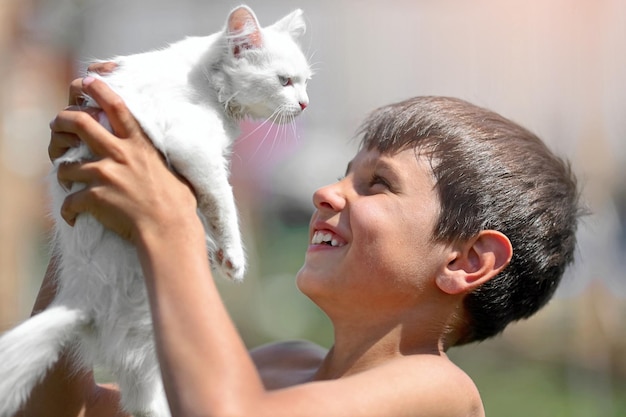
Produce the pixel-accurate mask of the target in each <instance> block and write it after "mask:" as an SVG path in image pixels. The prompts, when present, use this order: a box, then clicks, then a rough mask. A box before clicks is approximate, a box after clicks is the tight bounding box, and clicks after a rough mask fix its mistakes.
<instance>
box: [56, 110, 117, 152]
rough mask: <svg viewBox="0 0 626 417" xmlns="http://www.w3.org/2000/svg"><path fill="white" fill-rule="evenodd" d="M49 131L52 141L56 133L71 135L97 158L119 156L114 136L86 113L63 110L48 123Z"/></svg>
mask: <svg viewBox="0 0 626 417" xmlns="http://www.w3.org/2000/svg"><path fill="white" fill-rule="evenodd" d="M50 129H51V130H52V140H54V139H56V135H57V134H58V133H62V134H72V135H75V136H77V137H78V138H80V139H81V140H82V141H83V142H85V143H86V144H87V146H89V148H90V149H91V151H92V152H93V153H94V154H95V155H97V156H101V157H104V156H110V157H113V158H117V157H118V156H119V155H118V152H117V150H118V146H117V145H118V144H117V140H115V139H116V138H115V136H113V135H111V133H110V132H109V131H108V130H106V128H104V127H103V126H102V125H101V124H100V123H98V121H97V120H95V119H94V117H93V116H92V115H91V114H89V113H88V112H84V111H71V110H64V111H62V112H60V113H59V114H58V115H57V117H56V118H55V119H54V120H53V121H52V123H50ZM54 146H56V145H54ZM53 151H54V152H56V151H55V150H53Z"/></svg>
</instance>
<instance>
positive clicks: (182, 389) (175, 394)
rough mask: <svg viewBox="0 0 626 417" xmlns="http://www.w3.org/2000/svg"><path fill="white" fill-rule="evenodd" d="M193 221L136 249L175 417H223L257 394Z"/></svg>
mask: <svg viewBox="0 0 626 417" xmlns="http://www.w3.org/2000/svg"><path fill="white" fill-rule="evenodd" d="M196 220H197V219H194V220H193V221H191V222H188V221H184V222H185V223H186V224H181V222H176V227H174V228H172V233H171V234H170V233H169V232H168V231H165V232H164V231H161V233H160V234H158V235H157V234H152V237H150V236H149V235H148V236H146V235H144V239H142V240H141V242H140V243H139V244H138V251H139V254H140V259H141V262H142V266H143V269H144V273H145V275H146V285H147V287H148V292H149V296H150V303H151V309H152V316H153V321H154V328H155V339H156V341H157V351H158V354H159V361H160V364H161V372H162V375H163V379H164V384H165V387H166V391H167V393H168V399H169V401H170V406H171V408H172V415H173V416H176V415H192V414H187V413H188V412H197V411H199V410H204V411H205V412H208V411H216V410H221V407H224V406H225V404H237V403H242V402H243V401H244V399H245V398H246V397H247V396H248V397H250V396H253V395H254V394H258V393H259V392H260V391H261V390H262V389H263V387H262V384H261V381H260V379H259V377H258V373H257V372H256V368H255V367H254V365H253V363H252V361H251V359H250V357H249V355H248V351H247V349H246V347H245V345H244V344H243V342H242V341H241V338H240V337H239V334H238V333H237V331H236V328H235V326H234V325H233V323H232V322H231V320H230V317H229V315H228V313H227V311H226V309H225V307H224V306H223V303H222V300H221V299H220V296H219V293H218V291H217V289H216V287H215V283H214V281H213V277H212V274H211V269H210V265H209V261H208V256H207V253H206V246H205V240H204V233H203V230H202V226H201V224H200V222H199V220H198V221H196ZM215 381H219V382H218V383H215ZM248 394H250V395H248Z"/></svg>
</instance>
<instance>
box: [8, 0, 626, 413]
mask: <svg viewBox="0 0 626 417" xmlns="http://www.w3.org/2000/svg"><path fill="white" fill-rule="evenodd" d="M247 3H248V4H249V5H250V6H251V7H252V8H253V9H254V10H255V12H256V14H257V16H258V18H259V20H260V21H261V24H263V25H266V24H270V23H272V22H273V21H275V20H277V19H278V18H279V17H281V16H283V15H284V14H286V13H287V12H289V11H291V10H292V9H293V8H295V7H301V8H302V9H304V12H305V18H306V20H307V24H308V31H307V34H306V36H305V41H304V43H303V49H304V50H305V52H306V54H307V56H309V57H311V62H312V63H313V66H314V68H315V70H316V74H315V76H314V78H313V80H312V81H311V82H310V83H309V95H310V98H311V105H310V107H309V108H307V111H306V112H305V113H304V115H303V116H302V117H301V118H299V119H298V122H297V127H296V132H295V133H294V132H293V131H291V128H289V129H284V128H283V129H281V128H268V129H266V130H264V129H260V130H258V131H256V132H254V133H253V131H254V129H255V128H256V125H255V124H253V123H249V122H246V123H244V125H243V126H242V127H243V133H242V138H241V139H240V140H239V141H238V143H237V144H236V146H235V149H234V156H233V166H232V183H233V186H234V189H235V193H236V196H237V201H238V204H239V208H240V211H241V218H242V226H243V229H244V232H245V241H246V246H247V249H248V253H249V258H250V268H249V271H250V273H249V276H248V278H247V280H246V281H245V282H244V283H243V284H239V285H235V284H232V283H229V282H226V281H224V280H220V281H219V283H220V288H221V291H222V292H223V294H224V297H225V299H226V301H227V305H228V307H229V309H230V311H231V313H232V315H233V317H234V319H235V321H236V323H237V325H238V327H239V329H240V330H241V332H242V335H243V337H244V339H245V341H246V343H247V344H248V345H249V346H250V347H253V346H257V345H259V344H262V343H267V342H270V341H275V340H282V339H293V338H306V339H311V340H313V341H315V342H317V343H319V344H321V345H323V346H326V347H328V346H329V345H330V344H331V343H332V331H331V329H330V327H329V323H328V322H327V320H326V318H325V317H324V316H323V314H321V312H320V311H318V309H317V308H316V307H315V306H314V305H313V304H312V303H311V302H309V301H308V300H307V299H306V298H305V297H304V296H303V295H301V294H300V293H299V292H298V290H297V289H296V287H295V283H294V277H295V274H296V272H297V271H298V269H299V267H300V265H301V263H302V260H303V255H304V251H305V248H306V246H307V239H308V231H307V230H308V229H307V226H308V225H307V222H308V218H309V216H310V213H311V210H312V203H311V196H312V193H313V191H314V190H315V189H316V188H317V187H319V186H322V185H324V184H326V183H328V182H331V181H334V180H335V179H336V178H337V177H338V176H340V175H341V174H342V173H343V172H344V170H345V165H346V163H347V162H348V160H349V159H350V157H351V155H352V153H353V151H354V146H355V142H354V141H353V140H352V138H353V136H354V133H355V131H356V129H357V127H358V124H359V122H360V121H361V120H362V119H363V118H364V117H365V115H366V114H367V113H368V112H369V111H371V110H372V109H374V108H375V107H378V106H380V105H384V104H387V103H390V102H392V101H398V100H401V99H404V98H407V97H409V96H414V95H427V94H435V95H451V96H457V97H461V98H464V99H466V100H469V101H471V102H474V103H476V104H479V105H482V106H486V107H489V108H491V109H493V110H496V111H497V112H499V113H501V114H503V115H504V116H507V117H509V118H511V119H513V120H515V121H517V122H520V123H521V124H522V125H524V126H526V127H528V128H530V129H531V130H533V131H534V132H536V133H537V134H539V136H541V137H542V138H544V140H545V141H546V142H547V143H548V144H549V145H550V146H551V147H552V148H553V149H555V150H556V151H557V152H558V153H560V154H563V155H565V156H567V157H569V158H570V159H571V160H572V162H573V164H574V168H575V170H576V172H577V174H578V175H579V177H580V179H581V183H582V185H583V187H584V199H585V201H586V202H587V203H588V205H589V207H590V208H591V210H592V211H593V215H591V216H589V217H588V218H586V219H585V222H584V224H583V225H582V227H581V230H580V233H579V250H578V253H577V255H578V259H577V263H576V266H575V267H574V268H572V269H571V270H570V271H568V273H567V275H566V277H565V278H564V282H563V285H562V286H561V288H560V289H559V291H558V292H557V295H556V297H555V299H554V300H553V301H552V302H551V303H550V304H549V305H548V306H547V307H546V308H545V309H544V310H542V311H541V312H539V313H538V314H537V315H536V316H535V317H533V318H532V319H530V320H528V321H524V322H520V323H516V324H514V325H512V326H511V327H510V328H508V329H507V330H506V331H505V332H504V334H503V335H501V336H500V337H498V338H495V339H493V340H490V341H487V342H483V343H481V344H477V345H471V346H466V347H461V348H457V349H452V350H451V351H450V356H451V357H452V358H453V360H455V361H456V362H457V363H458V364H459V365H460V366H461V367H462V368H464V369H465V370H466V371H467V372H468V373H469V374H470V376H471V377H472V378H473V379H474V380H475V382H476V384H477V385H478V387H479V389H480V391H481V393H482V397H483V400H484V403H485V407H486V411H487V415H488V416H493V417H495V416H503V417H517V416H525V417H526V416H532V417H543V416H546V417H560V416H563V417H565V416H567V417H570V416H571V417H579V416H580V417H622V416H624V417H626V324H625V321H624V318H625V317H626V303H625V300H626V277H625V273H624V270H623V268H622V264H623V259H624V255H626V227H625V224H626V182H625V181H624V179H625V178H626V175H625V172H624V171H625V170H624V168H623V167H624V166H625V162H626V140H625V139H626V119H625V118H624V109H626V82H625V81H626V80H625V79H624V74H626V2H624V1H622V0H472V1H467V0H439V1H430V0H405V1H400V0H391V1H375V0H361V1H359V0H346V1H342V2H337V1H328V0H308V1H278V0H263V1H260V0H258V1H252V0H251V1H249V2H247ZM237 4H239V2H233V1H218V0H215V1H209V0H175V1H172V0H153V1H148V0H108V1H104V0H3V1H2V2H0V331H1V330H4V329H7V328H9V327H11V326H13V325H14V324H16V323H18V322H19V321H21V320H23V319H24V318H26V317H27V316H28V314H29V311H30V308H31V306H32V302H33V299H34V297H35V294H36V292H37V290H38V286H39V284H40V281H41V277H42V276H43V271H44V269H45V265H46V263H47V260H48V250H47V244H48V233H49V231H50V223H49V219H48V217H47V214H46V210H47V202H46V194H45V185H44V181H43V179H44V178H45V175H46V172H47V170H48V168H49V162H48V159H47V154H46V147H47V142H48V139H49V132H48V122H49V120H50V119H52V118H53V117H54V115H55V114H56V112H57V111H58V110H60V109H61V108H62V107H63V106H65V102H66V100H67V99H66V95H67V85H68V84H69V82H70V80H71V79H73V78H75V77H77V76H79V74H80V73H81V71H83V70H84V68H85V66H86V64H88V63H89V62H90V61H91V60H93V59H94V58H106V57H110V56H113V55H116V54H127V53H133V52H139V51H143V50H147V49H152V48H155V47H159V46H161V45H163V44H164V43H166V42H172V41H176V40H178V39H180V38H182V37H183V36H187V35H206V34H209V33H212V32H215V31H217V30H219V29H220V28H221V27H222V25H223V23H224V20H225V18H226V15H227V13H228V11H229V10H230V9H231V8H232V7H234V6H236V5H237Z"/></svg>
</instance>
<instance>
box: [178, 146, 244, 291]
mask: <svg viewBox="0 0 626 417" xmlns="http://www.w3.org/2000/svg"><path fill="white" fill-rule="evenodd" d="M211 165H212V166H211V171H210V172H211V174H210V175H205V176H199V177H197V178H195V177H193V175H192V178H193V179H189V177H188V176H187V175H185V174H184V173H183V175H185V177H186V178H187V179H188V180H189V181H190V182H191V183H192V184H193V186H194V190H195V191H196V197H197V198H198V210H199V211H200V213H201V214H202V215H203V216H204V220H205V222H206V228H207V229H208V231H209V235H210V236H211V237H212V238H213V240H214V241H213V242H212V243H213V244H214V245H215V247H214V248H213V249H212V251H211V252H212V253H211V262H212V264H213V265H215V266H217V268H218V269H220V270H221V272H222V273H223V274H225V275H226V276H227V277H229V278H230V279H233V280H236V281H240V280H242V279H243V276H244V273H245V262H246V260H245V252H244V247H243V243H242V240H241V232H240V230H239V220H238V215H237V207H236V204H235V197H234V195H233V190H232V187H231V185H230V183H229V181H228V167H227V161H226V159H225V158H223V157H222V158H221V161H216V162H215V163H213V164H211ZM210 246H211V245H210Z"/></svg>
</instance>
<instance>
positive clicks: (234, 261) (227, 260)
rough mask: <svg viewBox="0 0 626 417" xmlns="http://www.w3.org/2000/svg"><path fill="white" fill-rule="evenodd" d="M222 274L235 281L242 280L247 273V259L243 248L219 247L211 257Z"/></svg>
mask: <svg viewBox="0 0 626 417" xmlns="http://www.w3.org/2000/svg"><path fill="white" fill-rule="evenodd" d="M211 261H212V263H213V265H215V266H216V267H217V268H218V269H219V270H220V272H221V273H222V274H224V275H225V276H226V277H228V278H229V279H231V280H233V281H242V280H243V277H244V275H245V273H246V259H245V255H244V252H243V248H240V249H239V250H236V249H235V248H230V249H226V250H225V249H220V248H218V249H217V250H216V251H215V253H214V254H213V256H212V259H211Z"/></svg>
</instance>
